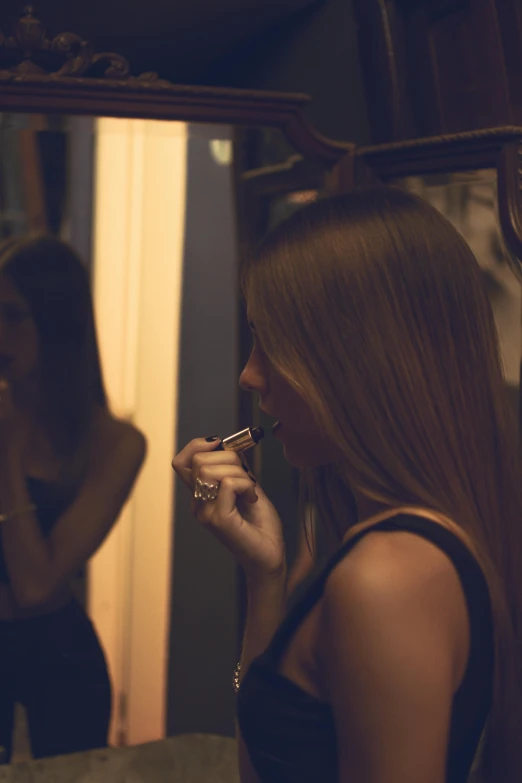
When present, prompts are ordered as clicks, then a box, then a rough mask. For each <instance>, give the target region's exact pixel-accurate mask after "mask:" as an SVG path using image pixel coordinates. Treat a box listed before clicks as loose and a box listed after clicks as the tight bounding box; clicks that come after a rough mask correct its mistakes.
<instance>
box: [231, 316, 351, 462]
mask: <svg viewBox="0 0 522 783" xmlns="http://www.w3.org/2000/svg"><path fill="white" fill-rule="evenodd" d="M250 325H251V328H252V331H253V333H254V345H253V347H252V352H251V354H250V357H249V359H248V362H247V363H246V365H245V367H244V369H243V372H242V373H241V375H240V376H239V385H240V387H241V388H242V389H243V390H244V391H255V392H258V394H259V395H260V407H261V408H262V410H263V411H264V412H265V413H267V414H268V415H269V416H273V417H274V418H276V419H278V420H279V421H280V422H282V425H281V427H279V429H278V430H277V432H276V437H277V438H278V440H280V441H281V443H282V444H283V450H284V454H285V457H286V459H287V460H288V462H290V463H291V464H292V465H294V466H295V467H297V468H304V467H317V466H319V465H324V464H327V463H329V462H333V461H335V460H338V459H340V456H341V455H339V454H338V452H337V450H336V448H335V447H334V446H333V445H332V444H330V443H328V442H327V441H326V439H325V438H324V436H323V435H322V434H321V432H320V431H319V428H318V425H317V423H316V422H315V419H314V417H313V414H312V410H311V408H310V407H309V406H308V405H307V403H306V401H305V400H304V399H303V398H302V397H300V396H299V395H298V394H297V392H295V391H294V389H292V387H291V386H290V385H289V384H288V383H287V382H286V381H285V380H284V378H282V377H281V376H280V375H279V374H277V373H276V372H275V371H274V369H273V367H272V366H271V364H270V362H269V361H268V359H267V357H266V356H265V354H264V353H263V351H262V349H261V347H260V346H259V345H258V344H257V342H256V339H255V327H254V326H253V324H252V323H251V322H250Z"/></svg>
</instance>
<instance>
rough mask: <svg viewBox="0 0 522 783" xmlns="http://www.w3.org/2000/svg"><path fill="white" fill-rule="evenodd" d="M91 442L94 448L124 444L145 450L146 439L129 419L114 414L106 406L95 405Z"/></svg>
mask: <svg viewBox="0 0 522 783" xmlns="http://www.w3.org/2000/svg"><path fill="white" fill-rule="evenodd" d="M91 444H92V446H93V447H94V448H95V449H96V450H98V449H106V448H114V447H117V446H120V445H123V444H125V446H126V447H128V448H135V449H137V450H142V451H145V450H146V445H147V441H146V438H145V436H144V434H143V433H142V432H141V430H139V429H138V427H136V426H135V425H134V424H133V423H132V422H131V421H129V420H128V419H124V418H120V417H118V416H115V415H114V414H113V413H112V412H111V411H110V410H109V409H108V408H102V407H97V408H96V409H95V411H94V414H93V418H92V425H91Z"/></svg>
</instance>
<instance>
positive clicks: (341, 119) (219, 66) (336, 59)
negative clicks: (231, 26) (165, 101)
mask: <svg viewBox="0 0 522 783" xmlns="http://www.w3.org/2000/svg"><path fill="white" fill-rule="evenodd" d="M204 76H205V80H206V81H207V82H208V83H209V84H210V83H212V84H218V85H227V86H231V87H244V88H253V89H258V90H281V91H283V92H304V93H307V94H308V95H310V96H311V97H312V103H311V105H310V106H309V107H308V108H307V109H306V110H305V115H306V116H307V118H308V119H309V120H310V121H311V123H312V125H313V126H314V127H315V128H316V129H317V130H318V131H319V132H320V133H322V134H323V135H325V136H329V137H330V138H335V139H342V140H346V141H353V142H355V143H357V144H366V143H368V142H369V129H368V120H367V112H366V103H365V97H364V93H363V84H362V75H361V69H360V65H359V50H358V44H357V33H356V27H355V21H354V18H353V12H352V0H328V1H327V2H326V3H322V4H321V5H319V6H316V7H314V8H311V9H307V10H305V11H303V12H302V13H301V14H300V16H299V17H298V18H297V17H293V18H292V19H291V20H289V21H287V22H285V23H281V24H279V25H277V26H276V27H274V28H272V29H271V30H269V31H267V32H265V33H264V34H261V35H258V36H256V37H255V38H253V39H252V40H250V41H248V42H247V43H246V44H244V45H243V46H239V47H237V48H236V49H234V50H233V51H232V52H230V53H228V54H227V55H226V56H225V57H222V58H220V59H219V60H217V61H216V62H214V63H213V65H212V66H211V68H209V69H207V71H206V73H205V74H204Z"/></svg>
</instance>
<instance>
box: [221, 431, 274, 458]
mask: <svg viewBox="0 0 522 783" xmlns="http://www.w3.org/2000/svg"><path fill="white" fill-rule="evenodd" d="M264 436H265V431H264V429H263V427H247V428H246V430H240V431H239V432H236V433H234V435H229V436H228V437H227V438H223V440H222V441H221V443H220V444H219V446H218V447H217V448H216V449H215V451H236V452H238V453H240V452H242V451H247V450H248V449H251V448H252V447H253V446H256V445H257V444H258V443H259V441H260V440H261V438H264Z"/></svg>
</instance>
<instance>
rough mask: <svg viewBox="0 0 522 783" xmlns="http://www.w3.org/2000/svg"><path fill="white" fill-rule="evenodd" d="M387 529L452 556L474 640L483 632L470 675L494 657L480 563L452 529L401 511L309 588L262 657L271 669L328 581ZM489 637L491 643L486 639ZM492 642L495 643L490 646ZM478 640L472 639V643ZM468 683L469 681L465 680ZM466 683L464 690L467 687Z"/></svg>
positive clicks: (335, 559)
mask: <svg viewBox="0 0 522 783" xmlns="http://www.w3.org/2000/svg"><path fill="white" fill-rule="evenodd" d="M383 530H389V531H393V530H397V531H399V530H402V531H408V532H412V533H416V534H417V535H420V536H422V537H423V538H426V539H428V540H429V541H431V542H433V543H434V544H436V545H437V546H438V547H439V548H440V549H442V550H443V552H445V554H447V555H448V557H449V558H450V560H451V561H452V562H453V565H454V566H455V568H456V570H457V573H458V575H459V577H460V580H461V583H462V588H463V590H464V594H465V597H466V600H467V604H468V610H469V614H470V626H471V632H472V637H473V636H474V635H476V633H478V631H477V630H476V629H480V631H481V639H480V640H477V644H473V643H472V644H471V652H470V660H469V664H470V665H469V666H468V671H467V674H469V672H470V670H471V669H473V666H474V664H475V663H479V662H478V661H475V660H474V658H476V657H477V656H478V657H479V658H487V661H488V662H490V661H491V658H492V640H493V625H492V618H491V604H490V597H489V590H488V586H487V582H486V578H485V576H484V574H483V572H482V569H481V568H480V566H479V564H478V563H477V561H476V560H475V558H474V557H473V555H472V554H471V552H470V550H469V549H468V547H467V546H466V545H465V544H464V543H463V542H462V541H461V540H460V539H459V538H458V536H456V535H455V534H454V533H453V532H452V531H451V530H449V529H448V528H446V527H444V526H443V525H441V524H440V523H438V522H434V521H433V520H431V519H427V518H426V517H421V516H418V515H415V514H407V513H404V512H399V513H398V514H397V515H396V516H394V517H388V518H386V519H384V520H381V521H380V522H376V523H375V524H374V525H371V526H369V527H367V528H365V529H364V530H361V531H359V532H358V533H356V535H354V536H353V537H352V538H351V539H350V540H349V541H346V542H345V543H344V544H342V545H341V547H340V548H339V549H338V550H337V551H336V552H335V553H334V554H333V555H332V556H331V557H330V558H329V560H328V561H327V563H326V564H325V565H324V567H323V569H322V570H321V572H320V573H319V575H318V576H317V578H316V579H315V580H314V581H313V582H312V584H311V585H310V586H309V588H308V590H306V592H305V593H304V595H303V596H302V598H301V599H300V600H299V601H298V603H297V604H296V605H295V606H294V607H293V608H292V609H291V610H290V612H289V613H288V614H287V616H286V617H285V619H284V620H283V622H282V624H281V625H280V627H279V628H278V630H277V631H276V633H275V635H274V637H273V639H272V642H271V644H270V645H269V647H268V649H267V650H266V653H264V654H263V656H262V658H263V659H264V660H265V661H266V662H267V663H268V662H269V664H270V665H271V666H273V667H277V665H278V662H279V660H280V658H281V656H282V654H283V652H284V651H285V649H286V647H287V645H288V644H289V642H290V639H291V638H292V635H293V634H294V632H295V630H296V629H297V627H298V626H299V625H300V624H301V622H302V621H303V620H304V618H305V617H306V615H307V614H308V613H309V612H310V610H311V609H312V607H313V606H314V605H315V604H316V603H317V601H318V600H319V599H320V597H321V596H322V594H323V592H324V588H325V585H326V581H327V579H328V577H329V575H330V573H331V572H332V570H333V569H334V568H335V566H336V565H337V564H338V563H339V562H340V561H341V560H342V559H343V558H344V557H345V556H346V555H347V554H348V552H349V551H350V550H351V549H353V547H354V546H355V545H356V544H357V542H358V541H360V540H361V539H362V538H363V537H364V536H365V535H366V534H367V533H370V532H375V531H383ZM486 634H487V641H486V643H484V642H485V640H484V639H483V638H482V637H483V636H485V635H486ZM489 640H491V644H489ZM473 641H474V639H473V638H472V642H473ZM465 680H466V678H465ZM465 680H464V682H463V683H462V687H464V685H465Z"/></svg>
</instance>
